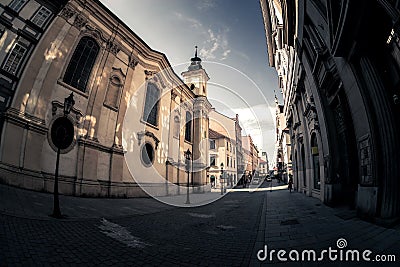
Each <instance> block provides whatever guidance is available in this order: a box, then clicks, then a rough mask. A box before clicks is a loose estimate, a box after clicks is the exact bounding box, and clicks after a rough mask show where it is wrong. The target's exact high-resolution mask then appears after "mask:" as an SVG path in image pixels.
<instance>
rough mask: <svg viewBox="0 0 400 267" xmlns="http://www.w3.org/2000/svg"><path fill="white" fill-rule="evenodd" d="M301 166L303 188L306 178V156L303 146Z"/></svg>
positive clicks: (302, 146) (305, 184)
mask: <svg viewBox="0 0 400 267" xmlns="http://www.w3.org/2000/svg"><path fill="white" fill-rule="evenodd" d="M301 164H302V167H303V186H304V187H305V186H307V177H306V172H307V169H306V155H305V153H304V145H301Z"/></svg>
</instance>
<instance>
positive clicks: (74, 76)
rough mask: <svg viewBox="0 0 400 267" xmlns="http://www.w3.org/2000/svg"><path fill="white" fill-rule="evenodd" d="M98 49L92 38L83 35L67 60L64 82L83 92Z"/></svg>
mask: <svg viewBox="0 0 400 267" xmlns="http://www.w3.org/2000/svg"><path fill="white" fill-rule="evenodd" d="M99 50H100V47H99V45H98V44H97V43H96V41H95V40H94V39H93V38H91V37H83V38H82V39H81V40H80V41H79V43H78V46H77V47H76V49H75V52H74V54H73V55H72V58H71V60H70V62H69V65H68V68H67V71H66V72H65V75H64V82H65V83H66V84H69V85H71V86H72V87H75V88H77V89H79V90H81V91H82V92H85V91H86V86H87V83H88V81H89V77H90V73H91V72H92V69H93V66H94V63H95V61H96V58H97V55H98V53H99Z"/></svg>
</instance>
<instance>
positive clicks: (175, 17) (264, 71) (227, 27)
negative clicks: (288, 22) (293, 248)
mask: <svg viewBox="0 0 400 267" xmlns="http://www.w3.org/2000/svg"><path fill="white" fill-rule="evenodd" d="M101 2H102V3H103V4H104V5H105V6H106V7H108V8H109V9H110V10H111V11H112V12H113V13H115V14H116V15H117V16H118V17H119V18H120V19H121V20H122V21H123V22H124V23H125V24H127V25H128V26H129V27H130V28H131V29H132V30H133V31H134V32H135V33H136V34H137V35H138V36H139V37H140V38H141V39H142V40H143V41H144V42H146V43H147V44H148V45H149V46H150V47H151V48H152V49H154V50H157V51H160V52H162V53H164V54H165V55H166V56H167V58H168V60H169V62H170V63H171V65H172V67H173V69H174V71H175V72H176V73H177V74H178V75H179V76H180V73H181V72H183V71H186V70H187V67H188V65H189V61H190V58H191V57H193V56H194V47H195V45H197V46H198V50H199V57H200V58H201V59H202V66H203V68H204V69H205V70H206V71H207V73H208V75H209V77H210V80H209V82H208V98H209V100H210V102H211V103H212V105H213V106H214V107H215V108H216V110H217V111H219V112H221V113H223V114H225V115H227V116H229V117H234V116H235V114H236V113H237V114H239V120H240V122H241V126H242V128H243V132H242V134H243V135H247V134H250V135H251V136H252V138H253V140H254V143H255V144H256V145H257V147H258V148H259V150H261V151H266V152H267V153H268V157H269V158H270V159H271V158H272V156H273V150H274V147H275V135H274V132H275V130H274V127H275V126H274V120H273V117H272V114H273V113H275V102H274V97H275V90H277V85H278V83H277V74H276V71H275V70H274V69H273V68H270V67H269V65H268V53H267V45H266V38H265V30H264V24H263V20H262V14H261V8H260V4H259V0H234V1H232V0H203V1H194V0H146V1H145V0H101ZM278 97H279V95H278ZM260 155H261V153H260Z"/></svg>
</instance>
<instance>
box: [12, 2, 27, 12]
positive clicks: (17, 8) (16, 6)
mask: <svg viewBox="0 0 400 267" xmlns="http://www.w3.org/2000/svg"><path fill="white" fill-rule="evenodd" d="M26 2H28V0H14V1H12V2H11V4H10V5H9V7H10V8H11V9H12V10H14V11H15V12H19V11H21V9H22V7H23V6H24V5H25V3H26Z"/></svg>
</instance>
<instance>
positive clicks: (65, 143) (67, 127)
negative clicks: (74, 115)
mask: <svg viewBox="0 0 400 267" xmlns="http://www.w3.org/2000/svg"><path fill="white" fill-rule="evenodd" d="M74 130H75V129H74V125H73V124H72V122H71V121H70V120H69V119H68V118H67V117H59V118H57V119H56V120H55V121H54V122H53V125H52V126H51V131H50V134H51V141H52V142H53V144H54V145H55V146H56V147H57V148H59V149H66V148H68V147H69V146H70V145H71V144H72V142H73V141H74Z"/></svg>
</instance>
